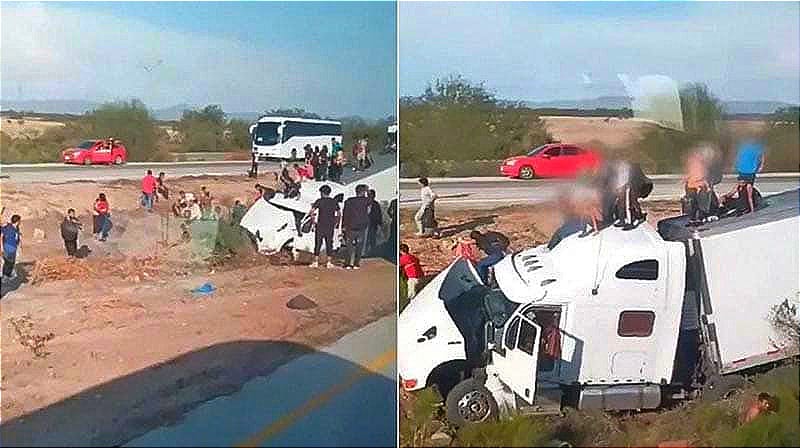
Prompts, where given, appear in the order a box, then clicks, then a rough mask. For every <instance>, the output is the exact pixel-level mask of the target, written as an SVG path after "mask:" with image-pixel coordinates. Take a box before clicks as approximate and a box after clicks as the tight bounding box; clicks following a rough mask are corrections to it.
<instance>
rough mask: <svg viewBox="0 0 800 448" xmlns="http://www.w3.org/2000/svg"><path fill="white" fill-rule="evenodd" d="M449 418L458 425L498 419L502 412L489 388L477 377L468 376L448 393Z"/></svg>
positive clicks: (446, 410) (447, 411)
mask: <svg viewBox="0 0 800 448" xmlns="http://www.w3.org/2000/svg"><path fill="white" fill-rule="evenodd" d="M445 405H446V408H445V414H446V415H447V420H448V421H449V422H450V423H451V424H452V425H453V426H456V427H461V426H466V425H469V424H473V423H479V422H485V421H491V420H496V419H497V417H498V415H499V414H500V412H499V410H498V408H497V402H496V401H495V400H494V397H493V396H492V393H491V392H489V389H487V388H486V387H484V385H483V383H481V382H480V381H479V380H477V379H475V378H468V379H466V380H464V381H462V382H460V383H458V384H456V386H455V387H453V389H452V390H451V391H450V393H449V394H447V400H446V401H445Z"/></svg>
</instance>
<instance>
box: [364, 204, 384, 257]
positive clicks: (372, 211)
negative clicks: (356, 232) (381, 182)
mask: <svg viewBox="0 0 800 448" xmlns="http://www.w3.org/2000/svg"><path fill="white" fill-rule="evenodd" d="M367 198H368V199H369V202H368V205H367V216H369V227H368V228H367V244H365V245H364V253H363V255H367V254H368V253H370V252H372V251H373V250H375V248H376V247H377V245H378V231H379V229H380V228H381V227H382V226H383V210H381V204H380V203H378V201H376V200H375V190H369V191H368V192H367Z"/></svg>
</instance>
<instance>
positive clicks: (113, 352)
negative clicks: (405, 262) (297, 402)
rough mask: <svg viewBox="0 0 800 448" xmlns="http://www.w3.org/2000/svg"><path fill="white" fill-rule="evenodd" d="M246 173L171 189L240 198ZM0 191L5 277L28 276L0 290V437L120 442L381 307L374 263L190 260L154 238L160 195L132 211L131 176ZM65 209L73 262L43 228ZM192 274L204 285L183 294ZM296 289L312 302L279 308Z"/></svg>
mask: <svg viewBox="0 0 800 448" xmlns="http://www.w3.org/2000/svg"><path fill="white" fill-rule="evenodd" d="M253 183H254V182H253V181H252V180H249V179H242V178H206V179H194V178H192V179H175V180H174V181H171V182H170V187H171V188H172V190H173V191H174V192H175V193H177V190H179V189H184V190H186V191H195V192H199V187H200V186H201V185H205V186H207V187H208V188H209V189H210V190H211V192H212V194H213V195H214V196H215V198H216V201H217V202H218V203H219V204H221V205H223V206H224V205H230V204H231V203H232V202H233V200H234V199H235V198H240V199H245V198H246V197H248V196H249V195H250V190H251V189H252V185H253ZM261 183H262V184H263V183H268V182H264V181H261ZM2 187H3V205H4V206H5V207H6V217H8V215H9V214H11V213H19V214H21V215H22V216H23V226H22V229H23V242H22V247H21V251H20V254H19V272H20V273H21V277H22V279H21V280H23V281H27V283H22V284H19V285H14V288H10V289H11V290H9V288H7V285H4V286H3V297H2V330H1V332H0V334H2V340H1V342H0V343H1V344H2V345H1V349H2V371H1V373H2V379H1V381H2V393H3V402H2V419H3V427H2V432H3V441H4V443H7V444H10V445H11V444H14V443H20V444H35V443H37V442H38V443H42V442H46V441H51V440H59V441H60V443H65V444H72V445H78V446H84V445H87V444H99V445H109V444H112V445H113V444H119V443H124V442H125V441H127V440H130V439H131V438H133V437H135V436H137V435H140V434H142V433H144V432H146V431H148V430H150V429H153V428H154V427H157V426H160V425H164V424H169V423H170V422H174V421H176V420H178V419H180V417H181V415H183V413H185V412H186V411H187V410H189V409H191V408H192V407H194V406H196V405H198V404H200V403H202V402H205V401H207V400H209V399H211V398H213V397H217V396H220V395H225V394H230V393H232V392H234V391H235V390H237V389H238V388H240V387H241V386H242V384H244V383H245V382H246V381H247V380H248V379H250V378H253V377H254V376H257V375H263V374H267V373H269V372H270V371H271V370H273V369H274V368H276V367H277V366H279V365H280V364H282V363H285V362H286V361H288V360H289V359H291V358H292V357H294V356H298V355H300V354H302V353H305V352H308V351H311V350H314V349H315V347H319V346H321V345H325V344H328V343H331V342H333V341H335V340H336V339H338V338H339V337H341V336H342V335H344V334H346V333H348V332H350V331H352V330H354V329H357V328H360V327H362V326H364V325H366V324H367V323H369V322H372V321H374V320H376V319H378V318H380V317H382V316H385V315H388V314H391V313H393V312H395V309H396V304H395V285H396V268H395V266H394V265H393V264H390V263H387V262H385V261H383V260H378V259H369V260H367V261H366V262H365V263H364V267H363V269H362V270H361V271H344V270H330V271H329V270H325V269H321V270H312V269H310V268H308V267H307V266H303V265H294V264H292V263H290V262H289V260H288V259H287V258H286V257H265V256H263V255H260V254H257V253H255V252H254V251H252V250H248V248H244V249H241V250H240V251H239V252H238V253H237V254H235V255H228V257H227V258H225V257H222V258H219V257H218V258H215V259H214V260H212V261H211V262H205V261H203V262H200V261H198V260H193V259H192V256H191V255H192V250H191V243H184V244H175V242H176V241H177V240H178V238H177V236H176V235H175V234H169V235H167V239H168V240H169V243H170V244H168V245H167V246H165V245H163V244H161V240H162V234H161V231H162V229H163V228H164V226H163V220H164V219H166V216H168V209H169V204H167V203H164V202H162V203H159V204H158V205H157V207H156V209H157V212H156V213H152V214H150V213H146V212H144V211H142V210H140V209H139V208H138V204H137V197H138V182H129V181H119V182H114V183H110V184H102V185H98V184H95V183H91V182H78V183H68V184H59V185H49V184H34V185H26V186H25V187H24V189H17V188H16V187H15V186H13V185H12V184H10V183H6V182H4V183H3V184H2ZM99 191H104V192H106V194H107V195H108V197H109V200H110V202H111V208H112V220H114V228H113V229H112V231H111V235H110V237H109V240H108V241H107V242H105V243H101V242H98V241H95V240H94V239H92V238H91V230H90V228H91V220H90V215H89V214H88V211H87V209H88V208H89V207H90V206H91V204H92V200H93V199H94V197H95V196H96V194H97V193H98V192H99ZM78 204H80V205H78ZM69 207H73V208H76V209H77V210H79V214H80V215H81V217H82V218H83V222H84V223H85V226H84V230H83V232H82V234H81V237H80V240H79V243H80V244H81V245H83V244H86V245H87V246H88V247H89V249H91V252H90V253H89V256H88V257H87V258H86V259H81V260H67V259H66V258H64V257H63V254H64V248H63V242H62V241H61V237H60V234H59V231H58V224H59V223H60V221H61V219H62V217H63V213H64V211H65V210H66V209H67V208H69ZM79 207H81V208H79ZM35 229H41V230H42V231H44V236H43V237H41V236H42V235H41V234H39V232H36V233H37V234H39V235H37V236H40V237H41V238H38V239H37V238H35V237H34V233H35ZM37 268H38V271H37ZM34 279H35V280H36V282H35V283H32V282H31V280H34ZM206 282H210V283H212V284H213V285H214V287H215V288H216V290H215V291H214V293H213V294H211V295H197V294H193V293H191V290H192V289H194V288H197V287H199V286H201V285H202V284H204V283H206ZM14 289H15V290H14ZM297 296H304V297H306V298H308V299H310V300H311V301H313V305H314V306H312V307H311V308H310V309H292V308H289V307H288V306H287V302H288V301H290V300H291V299H293V298H295V297H297ZM301 301H304V300H301ZM12 442H13V443H12Z"/></svg>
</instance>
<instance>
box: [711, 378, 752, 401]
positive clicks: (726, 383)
mask: <svg viewBox="0 0 800 448" xmlns="http://www.w3.org/2000/svg"><path fill="white" fill-rule="evenodd" d="M745 384H746V381H745V379H744V378H743V377H742V376H740V375H736V374H733V375H726V376H716V377H713V378H711V379H709V381H708V382H707V383H706V384H705V386H704V387H703V395H702V398H703V400H705V401H719V400H724V399H725V398H728V397H729V396H730V395H731V394H732V393H733V392H735V391H737V390H739V389H741V388H743V387H744V386H745Z"/></svg>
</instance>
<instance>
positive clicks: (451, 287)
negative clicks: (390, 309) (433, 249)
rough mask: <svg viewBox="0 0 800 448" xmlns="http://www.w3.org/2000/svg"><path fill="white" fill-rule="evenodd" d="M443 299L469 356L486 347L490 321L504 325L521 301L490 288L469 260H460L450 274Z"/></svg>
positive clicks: (477, 353) (443, 292)
mask: <svg viewBox="0 0 800 448" xmlns="http://www.w3.org/2000/svg"><path fill="white" fill-rule="evenodd" d="M439 298H440V299H441V300H442V301H444V306H445V309H446V310H447V313H448V314H449V315H450V318H451V319H453V323H455V325H456V327H457V328H458V330H459V332H460V333H461V336H463V337H464V348H465V351H466V354H467V359H472V358H473V357H475V356H479V355H480V354H481V353H482V352H483V351H484V350H485V348H486V347H485V341H486V335H485V334H484V333H485V331H486V323H487V322H490V321H491V322H492V325H493V326H494V327H495V328H499V327H502V326H503V324H505V322H506V320H508V318H509V317H510V316H511V315H512V314H513V312H514V310H515V309H516V308H517V306H519V304H517V303H514V302H511V301H510V300H508V298H507V297H506V296H505V294H503V292H502V291H500V290H499V289H489V288H487V287H486V286H485V285H483V283H481V282H480V281H478V279H477V278H476V277H475V274H474V273H473V270H472V268H471V267H470V265H469V262H468V261H466V260H460V261H458V262H456V264H454V265H453V266H452V267H451V268H450V271H449V272H448V273H447V277H445V280H444V282H443V283H442V287H441V288H440V289H439Z"/></svg>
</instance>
